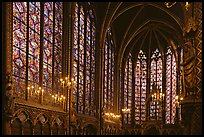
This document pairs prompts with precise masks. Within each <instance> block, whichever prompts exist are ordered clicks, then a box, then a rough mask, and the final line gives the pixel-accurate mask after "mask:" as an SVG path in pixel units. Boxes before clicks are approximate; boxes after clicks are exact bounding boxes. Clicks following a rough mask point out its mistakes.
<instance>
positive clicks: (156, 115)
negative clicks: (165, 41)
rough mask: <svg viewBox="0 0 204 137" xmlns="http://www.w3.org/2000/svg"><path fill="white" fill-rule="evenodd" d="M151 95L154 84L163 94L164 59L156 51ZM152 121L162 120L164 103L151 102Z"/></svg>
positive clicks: (152, 71)
mask: <svg viewBox="0 0 204 137" xmlns="http://www.w3.org/2000/svg"><path fill="white" fill-rule="evenodd" d="M150 77H151V80H150V93H151V92H152V89H153V88H152V86H153V83H155V85H156V87H157V89H158V90H159V92H162V59H161V53H160V51H159V50H158V49H156V50H155V51H154V52H153V54H152V56H151V74H150ZM150 119H152V120H162V102H161V101H150Z"/></svg>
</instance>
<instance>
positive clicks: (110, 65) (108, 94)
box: [103, 28, 115, 112]
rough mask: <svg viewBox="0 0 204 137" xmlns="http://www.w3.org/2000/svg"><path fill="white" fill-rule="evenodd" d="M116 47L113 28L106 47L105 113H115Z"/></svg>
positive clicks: (107, 36)
mask: <svg viewBox="0 0 204 137" xmlns="http://www.w3.org/2000/svg"><path fill="white" fill-rule="evenodd" d="M114 57H115V56H114V45H113V40H112V32H111V28H109V29H108V32H107V35H106V40H105V47H104V87H103V108H104V111H105V112H112V111H113V97H114V96H113V94H114V66H115V65H114Z"/></svg>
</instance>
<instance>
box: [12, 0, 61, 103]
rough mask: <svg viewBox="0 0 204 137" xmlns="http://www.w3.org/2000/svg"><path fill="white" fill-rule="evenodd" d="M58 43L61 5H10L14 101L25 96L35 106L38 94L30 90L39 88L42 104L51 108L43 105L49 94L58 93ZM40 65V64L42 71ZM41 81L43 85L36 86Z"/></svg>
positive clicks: (37, 3)
mask: <svg viewBox="0 0 204 137" xmlns="http://www.w3.org/2000/svg"><path fill="white" fill-rule="evenodd" d="M41 5H42V6H41ZM41 8H42V9H41ZM41 28H43V29H41ZM41 34H43V35H41ZM61 43H62V3H61V2H45V3H41V2H13V75H14V86H13V87H14V95H15V96H16V97H19V98H25V96H26V94H25V93H27V97H29V98H30V99H34V100H36V101H37V102H39V95H38V93H37V92H34V90H32V89H31V87H32V88H33V89H35V90H37V89H38V88H39V86H42V87H41V88H43V90H44V92H43V95H44V96H43V100H44V103H47V104H52V103H48V102H47V101H49V100H51V94H52V93H53V92H54V93H56V92H58V91H59V87H58V86H57V85H59V84H58V83H57V82H56V80H57V79H58V78H59V77H60V74H61V71H62V63H61V60H62V58H61V56H62V52H61V48H62V44H61ZM41 51H42V52H41ZM41 57H42V58H41ZM54 57H55V58H54ZM40 64H43V66H42V68H40ZM40 73H41V74H42V77H41V76H40ZM54 76H56V77H54ZM41 80H42V84H43V85H40V83H39V82H40V81H41ZM54 81H55V82H54ZM53 85H54V86H53Z"/></svg>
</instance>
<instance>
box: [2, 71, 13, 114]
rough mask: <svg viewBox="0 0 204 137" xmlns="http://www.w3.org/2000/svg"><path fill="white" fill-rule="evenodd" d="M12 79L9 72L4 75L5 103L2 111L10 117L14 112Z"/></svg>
mask: <svg viewBox="0 0 204 137" xmlns="http://www.w3.org/2000/svg"><path fill="white" fill-rule="evenodd" d="M12 92H13V91H12V79H11V73H8V74H7V75H6V94H5V105H4V113H5V114H6V116H8V117H11V116H12V115H13V112H14V99H15V98H14V97H13V93H12Z"/></svg>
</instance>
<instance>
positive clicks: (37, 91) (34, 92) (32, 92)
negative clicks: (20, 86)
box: [27, 85, 44, 100]
mask: <svg viewBox="0 0 204 137" xmlns="http://www.w3.org/2000/svg"><path fill="white" fill-rule="evenodd" d="M27 91H28V96H29V97H30V98H32V97H33V96H34V97H37V98H38V99H40V97H41V100H43V94H44V89H43V88H42V87H38V88H35V87H34V86H33V85H30V86H28V87H27Z"/></svg>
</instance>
